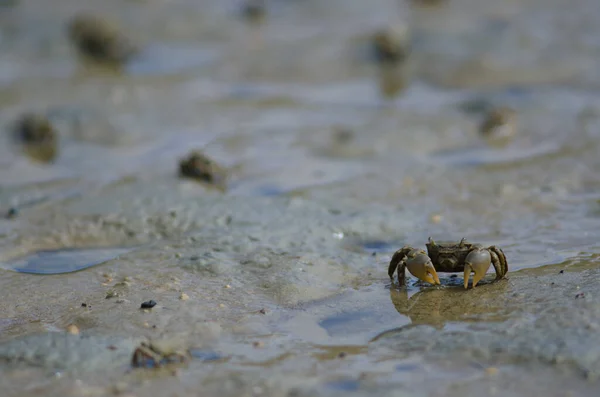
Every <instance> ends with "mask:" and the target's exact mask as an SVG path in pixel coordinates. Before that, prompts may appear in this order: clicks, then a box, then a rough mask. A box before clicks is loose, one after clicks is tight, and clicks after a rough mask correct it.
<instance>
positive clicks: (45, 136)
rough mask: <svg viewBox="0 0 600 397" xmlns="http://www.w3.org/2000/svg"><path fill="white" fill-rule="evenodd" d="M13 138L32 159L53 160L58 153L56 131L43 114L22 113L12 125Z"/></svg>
mask: <svg viewBox="0 0 600 397" xmlns="http://www.w3.org/2000/svg"><path fill="white" fill-rule="evenodd" d="M13 139H14V140H15V142H16V143H17V144H19V145H21V146H22V148H23V151H24V152H25V154H26V155H28V156H29V157H31V158H32V159H34V160H37V161H40V162H43V163H48V162H52V161H54V159H55V158H56V156H57V154H58V135H57V132H56V130H55V129H54V127H53V125H52V123H51V122H50V121H49V120H48V118H46V117H45V116H43V115H39V114H35V113H26V114H24V115H22V116H21V117H20V118H19V119H17V120H16V122H15V123H14V125H13Z"/></svg>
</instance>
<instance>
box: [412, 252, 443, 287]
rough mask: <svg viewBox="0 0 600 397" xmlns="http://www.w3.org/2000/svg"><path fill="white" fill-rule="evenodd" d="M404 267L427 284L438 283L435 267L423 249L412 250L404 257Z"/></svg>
mask: <svg viewBox="0 0 600 397" xmlns="http://www.w3.org/2000/svg"><path fill="white" fill-rule="evenodd" d="M406 268H407V269H408V271H409V272H410V274H412V275H413V276H415V277H416V278H418V279H419V280H422V281H425V282H427V283H429V284H434V285H440V284H441V283H440V279H439V278H438V275H437V272H436V271H435V267H433V263H432V262H431V259H430V258H429V257H428V256H427V254H426V253H425V251H423V250H419V249H416V250H412V251H410V252H409V253H408V255H407V258H406Z"/></svg>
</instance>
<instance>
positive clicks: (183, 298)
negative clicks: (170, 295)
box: [179, 292, 190, 301]
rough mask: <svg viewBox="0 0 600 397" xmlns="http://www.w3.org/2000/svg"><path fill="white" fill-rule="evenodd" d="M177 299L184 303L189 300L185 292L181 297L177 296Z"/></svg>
mask: <svg viewBox="0 0 600 397" xmlns="http://www.w3.org/2000/svg"><path fill="white" fill-rule="evenodd" d="M179 299H181V300H182V301H186V300H188V299H190V297H189V295H188V294H186V293H185V292H182V293H181V295H179Z"/></svg>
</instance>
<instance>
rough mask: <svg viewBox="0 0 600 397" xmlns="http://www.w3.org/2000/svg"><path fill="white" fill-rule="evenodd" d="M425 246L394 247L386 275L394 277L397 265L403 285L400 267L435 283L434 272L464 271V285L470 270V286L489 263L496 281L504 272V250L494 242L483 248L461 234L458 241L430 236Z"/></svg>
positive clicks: (487, 267)
mask: <svg viewBox="0 0 600 397" xmlns="http://www.w3.org/2000/svg"><path fill="white" fill-rule="evenodd" d="M426 246H427V251H425V250H423V249H418V248H413V247H410V246H405V247H403V248H401V249H399V250H398V251H396V252H395V253H394V255H393V256H392V259H391V260H390V266H389V268H388V274H389V276H390V278H391V279H393V278H394V272H395V271H396V269H398V284H399V285H401V286H403V285H405V284H406V275H405V272H404V268H407V269H408V271H409V272H410V273H411V274H412V275H413V276H415V277H417V278H418V279H419V280H422V281H425V282H427V283H429V284H434V285H439V284H440V279H439V278H438V275H437V272H448V273H457V272H464V287H465V288H468V286H469V277H470V276H471V273H474V275H473V287H475V286H476V285H477V283H478V282H479V281H481V279H482V278H483V276H485V274H486V272H487V271H488V269H489V268H490V265H492V264H493V265H494V269H495V270H496V281H497V280H500V279H502V278H503V277H504V276H505V275H506V273H507V272H508V264H507V262H506V256H505V255H504V252H503V251H502V249H500V248H499V247H496V246H494V245H492V246H490V247H487V248H485V247H484V246H483V245H481V244H476V243H469V242H467V241H466V240H465V239H464V238H463V239H461V240H460V241H459V242H458V243H457V242H443V243H436V242H435V241H433V240H432V239H431V237H430V238H429V241H428V243H427V244H426Z"/></svg>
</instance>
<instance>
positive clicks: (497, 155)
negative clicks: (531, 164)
mask: <svg viewBox="0 0 600 397" xmlns="http://www.w3.org/2000/svg"><path fill="white" fill-rule="evenodd" d="M559 150H560V146H559V145H558V144H556V143H553V142H548V143H539V144H536V146H534V147H525V148H516V147H513V146H511V147H510V148H503V149H497V148H489V147H480V146H477V147H469V148H460V149H451V150H443V151H438V152H434V153H431V154H430V155H429V157H430V158H432V159H433V160H435V161H439V162H442V163H444V164H448V165H457V166H471V167H473V166H479V165H494V164H513V163H516V162H519V161H532V160H533V159H535V158H537V157H542V156H546V155H551V154H555V153H557V152H558V151H559Z"/></svg>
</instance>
